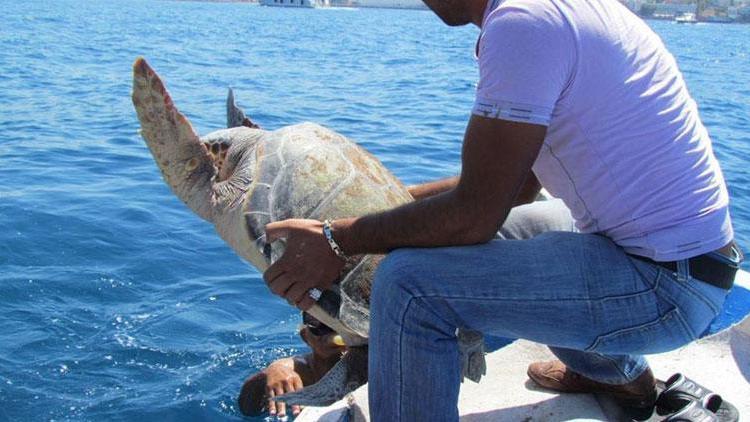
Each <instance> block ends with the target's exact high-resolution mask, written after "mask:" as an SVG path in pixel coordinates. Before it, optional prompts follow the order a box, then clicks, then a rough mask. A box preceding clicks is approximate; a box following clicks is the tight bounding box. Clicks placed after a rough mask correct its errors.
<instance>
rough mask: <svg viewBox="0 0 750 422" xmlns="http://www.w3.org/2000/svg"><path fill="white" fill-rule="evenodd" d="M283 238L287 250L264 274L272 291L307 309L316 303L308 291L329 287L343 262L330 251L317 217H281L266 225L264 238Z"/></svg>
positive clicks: (302, 308) (291, 303) (292, 303)
mask: <svg viewBox="0 0 750 422" xmlns="http://www.w3.org/2000/svg"><path fill="white" fill-rule="evenodd" d="M280 238H286V251H285V252H284V255H283V256H282V257H281V258H279V260H278V261H276V262H275V263H274V264H273V265H271V266H270V267H269V268H268V269H267V270H266V272H265V273H263V279H264V280H265V281H266V284H268V287H269V288H270V289H271V291H272V292H273V293H275V294H277V295H279V296H281V297H283V298H285V299H286V300H287V302H289V304H290V305H292V306H296V307H298V308H299V309H301V310H303V311H306V310H308V309H310V307H311V306H312V305H313V304H314V303H315V301H314V300H313V299H312V298H311V297H310V295H309V294H308V291H309V290H310V289H312V288H314V287H317V288H320V289H329V288H331V286H332V285H333V283H334V282H335V281H336V279H338V277H339V274H340V273H341V269H342V268H343V267H344V261H343V260H342V259H340V258H339V257H337V256H336V254H335V253H334V252H333V250H331V247H330V245H328V241H327V240H326V238H325V235H323V223H321V222H320V221H317V220H284V221H279V222H275V223H271V224H268V225H266V241H267V242H268V243H271V242H273V241H275V240H277V239H280Z"/></svg>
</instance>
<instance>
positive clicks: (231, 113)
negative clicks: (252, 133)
mask: <svg viewBox="0 0 750 422" xmlns="http://www.w3.org/2000/svg"><path fill="white" fill-rule="evenodd" d="M240 126H245V127H249V128H250V129H260V126H258V125H256V124H255V123H253V121H252V120H250V119H249V118H248V117H247V116H246V115H245V112H244V111H242V109H241V108H239V107H238V106H237V103H236V102H235V101H234V91H232V88H229V94H227V128H229V129H231V128H233V127H240Z"/></svg>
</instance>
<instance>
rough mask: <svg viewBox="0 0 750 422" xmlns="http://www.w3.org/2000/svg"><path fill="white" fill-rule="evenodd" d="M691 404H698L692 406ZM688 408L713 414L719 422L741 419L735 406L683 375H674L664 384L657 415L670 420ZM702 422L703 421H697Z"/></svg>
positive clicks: (657, 406) (735, 421)
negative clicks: (668, 416)
mask: <svg viewBox="0 0 750 422" xmlns="http://www.w3.org/2000/svg"><path fill="white" fill-rule="evenodd" d="M690 402H695V403H697V404H696V405H692V404H691V403H690ZM688 406H690V407H691V408H696V409H699V410H700V409H703V410H705V411H708V412H710V413H712V415H713V417H714V418H715V419H709V420H715V421H718V422H737V421H739V419H740V414H739V411H738V410H737V408H736V407H734V405H732V404H731V403H729V402H728V401H726V400H724V399H722V398H721V396H720V395H718V394H716V393H714V392H713V391H711V390H709V389H707V388H706V387H703V386H702V385H700V384H698V383H696V382H695V381H693V380H691V379H690V378H687V377H685V376H684V375H682V374H679V373H678V374H674V375H672V376H671V377H669V379H668V380H667V381H666V382H665V383H664V391H662V393H661V394H659V398H658V399H657V400H656V413H658V414H659V415H669V414H671V416H670V418H671V417H673V416H675V415H677V414H678V412H679V413H681V412H682V411H683V410H685V409H686V408H687V407H688ZM670 418H667V419H665V421H666V420H668V421H672V420H680V421H681V420H693V419H670ZM696 420H701V419H696Z"/></svg>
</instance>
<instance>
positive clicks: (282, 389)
mask: <svg viewBox="0 0 750 422" xmlns="http://www.w3.org/2000/svg"><path fill="white" fill-rule="evenodd" d="M263 372H265V374H266V397H268V407H267V409H268V413H269V414H270V415H271V416H286V404H285V403H284V402H278V403H277V402H276V401H274V400H273V399H274V397H277V396H281V395H282V394H286V393H291V392H292V391H297V390H301V389H302V379H301V378H300V376H299V374H297V372H295V371H294V361H293V360H292V359H281V360H277V361H276V362H274V363H272V364H271V365H269V366H268V368H266V370H265V371H263ZM300 410H301V409H300V406H297V405H295V406H292V414H293V415H294V416H297V415H298V414H299V412H300Z"/></svg>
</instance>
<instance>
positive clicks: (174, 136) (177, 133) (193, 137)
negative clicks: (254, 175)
mask: <svg viewBox="0 0 750 422" xmlns="http://www.w3.org/2000/svg"><path fill="white" fill-rule="evenodd" d="M133 105H134V106H135V110H136V113H137V114H138V120H140V122H141V135H142V136H143V139H145V140H146V144H148V147H149V149H150V150H151V154H152V155H153V156H154V159H155V160H156V163H157V165H158V166H159V169H161V172H162V175H163V176H164V180H165V181H166V182H167V184H168V185H169V187H170V188H172V191H174V193H175V195H177V197H179V198H180V199H181V200H182V201H183V202H185V204H187V205H188V207H190V209H192V210H193V211H194V212H195V213H196V214H198V215H199V216H200V217H201V218H203V219H206V220H208V221H213V208H214V207H213V205H214V203H215V196H214V192H213V189H212V185H213V179H214V177H215V176H216V168H215V167H214V163H213V160H212V158H211V156H210V154H209V153H208V152H207V150H206V148H205V147H204V146H203V144H202V143H201V141H200V139H199V137H198V134H197V133H196V132H195V130H194V129H193V126H192V125H191V124H190V122H189V121H188V119H187V117H185V115H184V114H182V113H180V112H179V110H177V107H175V105H174V103H173V102H172V98H171V97H170V95H169V92H167V89H166V87H165V86H164V83H163V82H162V81H161V79H160V78H159V75H157V74H156V72H155V71H154V70H153V69H152V68H151V66H149V64H148V63H147V62H146V60H145V59H143V58H142V57H141V58H138V59H137V60H136V61H135V63H134V64H133Z"/></svg>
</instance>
